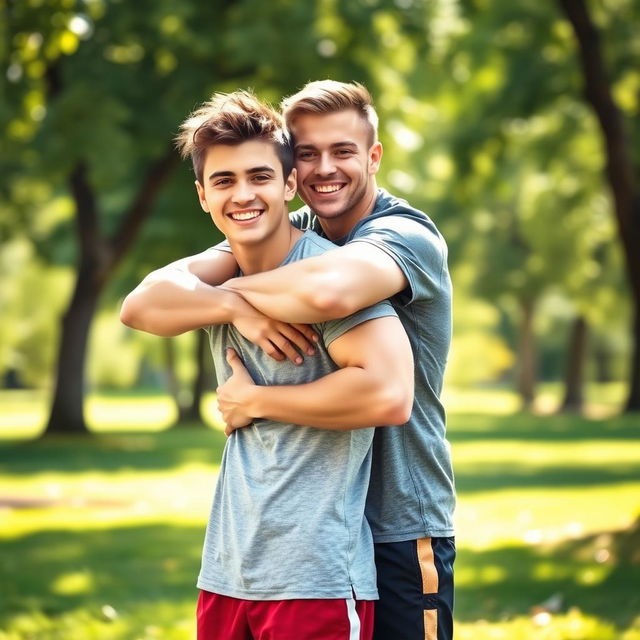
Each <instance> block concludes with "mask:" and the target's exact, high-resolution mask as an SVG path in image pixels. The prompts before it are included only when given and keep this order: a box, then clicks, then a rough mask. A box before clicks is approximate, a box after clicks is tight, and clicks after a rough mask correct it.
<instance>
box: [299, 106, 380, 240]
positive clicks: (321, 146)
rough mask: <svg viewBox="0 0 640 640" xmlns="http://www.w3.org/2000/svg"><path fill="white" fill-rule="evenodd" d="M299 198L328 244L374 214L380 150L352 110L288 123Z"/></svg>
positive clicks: (303, 115)
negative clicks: (330, 240) (371, 213)
mask: <svg viewBox="0 0 640 640" xmlns="http://www.w3.org/2000/svg"><path fill="white" fill-rule="evenodd" d="M291 132H292V134H293V138H294V141H295V163H296V169H297V170H298V192H299V194H300V197H301V198H302V199H303V200H304V201H305V202H306V203H307V204H308V205H309V206H310V207H311V209H312V210H313V212H314V213H315V214H316V215H317V216H318V217H319V218H320V221H321V224H322V227H323V229H324V230H325V232H326V234H327V235H328V236H329V238H333V239H337V238H340V237H342V236H344V235H346V234H347V233H348V232H349V231H350V230H351V228H352V227H353V226H354V225H355V224H356V222H358V220H360V219H361V218H363V217H364V216H366V215H368V214H369V213H370V212H371V210H372V209H373V206H374V203H375V198H376V189H377V186H376V179H375V174H376V173H377V172H378V168H379V167H380V159H381V157H382V146H381V145H380V143H379V142H374V143H373V144H371V143H370V140H371V131H370V127H369V125H368V124H367V122H366V121H365V120H364V119H363V118H362V116H361V115H360V114H358V112H357V111H356V110H355V109H346V110H344V111H337V112H333V113H326V114H324V113H323V114H315V113H301V114H300V115H298V116H296V118H295V119H294V121H293V122H292V123H291Z"/></svg>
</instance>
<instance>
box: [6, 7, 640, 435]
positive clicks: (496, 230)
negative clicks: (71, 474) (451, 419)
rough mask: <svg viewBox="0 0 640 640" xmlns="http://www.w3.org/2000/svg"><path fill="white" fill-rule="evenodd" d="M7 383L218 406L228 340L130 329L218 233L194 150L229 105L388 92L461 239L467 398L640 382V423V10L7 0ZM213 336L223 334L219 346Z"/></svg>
mask: <svg viewBox="0 0 640 640" xmlns="http://www.w3.org/2000/svg"><path fill="white" fill-rule="evenodd" d="M0 6H2V18H1V29H2V31H3V34H2V35H3V38H2V45H0V46H1V47H2V48H1V49H0V58H1V59H2V63H3V74H2V77H1V78H0V84H1V91H2V99H1V101H0V129H1V131H2V155H1V157H0V172H1V174H2V176H3V179H2V182H1V185H0V206H1V208H2V215H1V216H0V239H1V241H2V243H1V246H0V266H1V268H0V308H1V309H2V314H0V376H1V378H2V379H3V380H4V386H28V387H46V388H50V389H51V390H52V391H51V410H50V416H49V419H48V431H49V432H56V431H76V432H77V431H79V432H82V431H85V430H86V423H85V417H84V412H83V397H84V395H85V393H86V391H87V389H89V388H96V387H101V388H105V387H122V388H127V387H130V386H133V385H145V386H161V387H165V388H167V390H168V391H169V392H171V393H172V394H173V396H174V397H175V399H176V403H177V404H178V406H179V407H180V413H179V415H180V416H181V417H189V418H191V419H198V418H199V397H200V395H201V394H202V391H203V389H205V388H206V387H207V386H210V385H211V384H212V383H211V381H210V380H211V373H210V371H207V370H206V364H207V362H208V360H207V358H206V357H202V356H203V353H204V349H205V345H204V340H202V339H199V338H198V336H197V335H196V334H193V335H190V336H184V337H181V338H180V339H175V340H170V341H167V340H165V341H163V340H161V339H159V338H154V337H152V336H144V335H138V334H136V333H134V332H130V331H128V330H126V329H125V328H124V327H122V326H120V325H119V322H118V319H117V309H118V307H119V302H120V300H121V299H122V296H123V295H124V294H125V293H126V292H127V291H129V290H130V289H131V288H132V287H133V286H135V284H136V283H137V282H138V281H139V280H140V279H141V278H142V277H143V276H144V275H145V274H146V273H147V272H148V271H149V270H151V269H153V268H155V267H157V266H160V265H162V264H165V263H167V262H170V261H171V260H174V259H176V258H178V257H180V256H182V255H185V254H190V253H195V252H198V251H200V250H202V249H204V248H206V247H207V246H210V245H212V244H214V243H215V242H216V241H217V240H218V236H217V232H216V231H215V229H214V228H213V227H212V225H211V223H210V220H209V219H208V217H206V216H203V215H202V214H201V212H200V209H199V207H198V204H197V200H196V198H195V197H194V190H193V176H192V173H191V170H190V167H189V166H187V163H184V164H181V163H180V162H179V159H178V157H177V154H176V153H175V152H174V151H173V149H172V137H173V135H174V134H175V132H176V131H177V127H178V125H179V123H180V122H181V121H182V120H183V119H184V117H185V116H186V115H187V114H188V113H189V112H190V111H191V110H192V109H193V108H194V107H195V106H197V105H198V104H199V103H200V102H201V101H202V100H204V99H206V98H207V97H208V96H209V95H210V94H211V93H212V92H214V91H232V90H234V89H236V88H244V87H252V88H254V90H255V91H256V92H257V93H258V95H259V96H261V97H262V98H264V99H266V100H269V101H271V102H273V103H276V104H277V103H278V102H279V100H280V98H281V97H282V96H283V95H286V94H288V93H291V92H293V91H295V90H297V89H298V88H300V87H301V86H302V85H303V84H304V83H305V82H307V81H308V80H310V79H318V78H324V77H331V78H334V79H338V80H345V81H350V80H358V81H361V82H364V83H365V84H366V85H367V86H368V87H369V89H370V90H371V92H372V94H373V95H374V99H375V101H376V105H377V107H378V110H379V113H380V118H381V130H380V136H381V140H382V142H383V144H384V147H385V157H384V162H383V168H382V171H381V174H380V184H381V185H383V186H386V187H388V188H389V189H390V190H392V191H393V192H395V193H396V194H398V195H400V196H403V197H406V198H407V199H409V200H410V201H411V202H412V203H414V204H415V205H416V206H418V207H421V208H423V209H424V210H426V211H427V212H428V213H429V214H430V215H431V216H432V217H433V218H434V220H435V221H436V223H437V224H438V226H439V227H440V228H441V230H442V231H443V233H444V235H445V237H446V238H447V240H448V242H449V246H450V266H451V270H452V274H453V279H454V285H455V295H456V298H455V312H454V313H455V317H454V321H455V339H454V345H453V350H452V356H451V363H450V367H449V383H450V384H451V385H455V384H462V385H474V384H475V385H477V384H496V383H499V384H509V385H514V386H516V387H517V389H518V391H519V393H520V396H521V400H522V405H523V407H525V408H531V407H532V405H533V403H534V400H535V397H536V384H537V383H538V382H540V381H545V380H562V381H563V384H564V388H565V392H564V398H563V401H562V403H561V407H564V408H565V409H567V410H580V409H581V407H582V403H583V400H584V394H583V388H584V384H585V381H587V380H598V381H613V380H621V381H624V383H625V385H626V389H627V391H626V396H625V404H624V407H621V408H626V409H627V410H636V411H637V410H639V409H640V364H639V362H640V349H639V345H640V266H639V264H638V260H640V250H639V248H640V210H639V206H640V205H639V203H640V197H639V194H638V173H639V171H638V162H639V159H638V149H640V145H638V99H639V96H640V71H639V69H640V65H639V64H638V62H639V61H638V57H639V52H640V31H638V29H637V28H635V27H637V24H638V20H637V18H638V13H639V11H640V3H639V2H638V1H637V0H597V1H596V0H593V1H592V2H581V1H578V0H576V1H575V2H573V1H572V2H564V1H561V0H558V2H557V3H554V2H545V3H540V2H533V0H524V1H523V2H519V3H514V4H511V3H504V2H496V1H494V2H491V1H490V0H475V1H464V2H463V1H458V2H456V1H452V0H433V1H430V2H426V0H396V1H394V2H391V1H387V0H361V1H359V2H356V1H354V2H350V3H338V2H332V1H322V2H317V3H291V2H289V1H288V0H273V1H272V2H269V3H261V2H258V1H256V0H227V1H222V0H218V1H214V2H203V1H199V0H183V1H182V2H180V3H175V2H169V1H168V0H154V1H153V2H152V1H151V0H140V1H138V2H135V3H133V2H129V3H127V2H122V1H118V0H111V1H107V0H82V1H80V0H23V1H21V2H17V1H10V0H5V1H4V3H2V5H0ZM199 333H200V334H202V332H199Z"/></svg>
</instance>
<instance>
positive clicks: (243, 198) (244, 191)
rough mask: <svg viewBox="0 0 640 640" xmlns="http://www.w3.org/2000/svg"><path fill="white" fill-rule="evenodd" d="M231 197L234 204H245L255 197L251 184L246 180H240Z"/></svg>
mask: <svg viewBox="0 0 640 640" xmlns="http://www.w3.org/2000/svg"><path fill="white" fill-rule="evenodd" d="M232 199H233V201H234V202H235V203H236V204H240V205H245V204H248V203H250V202H253V201H254V200H255V199H256V194H255V192H254V189H253V186H252V185H251V184H249V183H248V182H244V181H240V182H238V183H237V184H236V187H235V189H234V190H233V195H232Z"/></svg>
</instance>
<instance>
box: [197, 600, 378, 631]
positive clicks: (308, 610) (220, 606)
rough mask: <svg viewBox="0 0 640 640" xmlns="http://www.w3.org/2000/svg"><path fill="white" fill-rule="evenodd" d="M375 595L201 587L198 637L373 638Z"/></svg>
mask: <svg viewBox="0 0 640 640" xmlns="http://www.w3.org/2000/svg"><path fill="white" fill-rule="evenodd" d="M373 607H374V602H373V600H353V599H348V600H239V599H238V598H229V597H228V596H221V595H218V594H217V593H209V592H208V591H201V592H200V597H199V599H198V612H197V616H198V640H371V637H372V635H373Z"/></svg>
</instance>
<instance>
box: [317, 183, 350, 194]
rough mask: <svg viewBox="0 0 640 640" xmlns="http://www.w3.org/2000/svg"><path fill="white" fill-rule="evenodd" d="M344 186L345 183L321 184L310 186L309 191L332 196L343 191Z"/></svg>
mask: <svg viewBox="0 0 640 640" xmlns="http://www.w3.org/2000/svg"><path fill="white" fill-rule="evenodd" d="M345 186H346V183H345V182H323V183H318V184H312V185H311V189H312V190H313V191H315V192H316V193H322V194H334V193H337V192H338V191H340V190H341V189H343V188H344V187H345Z"/></svg>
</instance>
